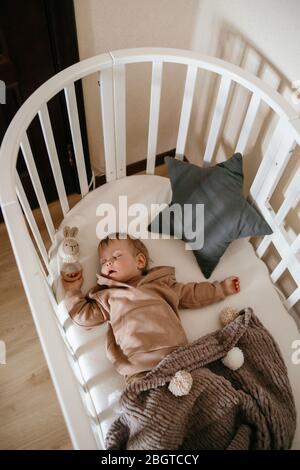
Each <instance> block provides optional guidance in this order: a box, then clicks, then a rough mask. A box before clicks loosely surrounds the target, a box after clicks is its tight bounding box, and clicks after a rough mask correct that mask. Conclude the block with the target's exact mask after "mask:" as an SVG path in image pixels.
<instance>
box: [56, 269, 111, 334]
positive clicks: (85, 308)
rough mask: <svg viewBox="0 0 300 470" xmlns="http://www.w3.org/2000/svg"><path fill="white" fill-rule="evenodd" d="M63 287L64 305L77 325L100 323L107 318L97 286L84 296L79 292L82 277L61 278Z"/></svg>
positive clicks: (107, 313) (104, 304) (107, 312)
mask: <svg viewBox="0 0 300 470" xmlns="http://www.w3.org/2000/svg"><path fill="white" fill-rule="evenodd" d="M62 283H63V286H64V288H65V291H66V294H65V299H64V300H65V306H66V308H67V310H68V313H69V315H70V317H71V318H72V320H73V321H74V322H75V323H76V324H77V325H79V326H86V327H91V326H96V325H101V324H102V323H104V322H106V321H107V320H108V319H109V311H108V309H107V308H106V303H105V302H104V301H103V300H102V298H101V291H99V286H96V287H93V288H92V289H91V290H90V291H89V292H88V294H87V295H86V296H84V295H83V293H82V292H81V286H82V283H83V277H82V275H81V277H80V278H79V279H76V280H71V279H70V280H68V281H67V280H66V278H64V279H62Z"/></svg>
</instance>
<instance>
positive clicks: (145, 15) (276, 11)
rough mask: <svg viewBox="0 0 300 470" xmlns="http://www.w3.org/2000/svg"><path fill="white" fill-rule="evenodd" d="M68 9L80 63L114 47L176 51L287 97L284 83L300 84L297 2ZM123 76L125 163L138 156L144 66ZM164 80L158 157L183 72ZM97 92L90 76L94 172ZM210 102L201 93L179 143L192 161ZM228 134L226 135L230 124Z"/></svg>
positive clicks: (96, 3) (175, 1) (101, 0)
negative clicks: (244, 72)
mask: <svg viewBox="0 0 300 470" xmlns="http://www.w3.org/2000/svg"><path fill="white" fill-rule="evenodd" d="M74 5H75V14H76V23H77V31H78V42H79V53H80V58H81V59H84V58H87V57H90V56H93V55H96V54H99V53H102V52H106V51H109V50H114V49H120V48H128V47H142V46H162V47H176V48H182V49H193V50H197V51H199V52H201V53H204V54H208V55H214V56H216V57H221V58H224V59H225V60H229V61H231V62H233V63H236V64H238V65H240V66H242V67H244V68H246V69H248V70H250V71H252V72H253V73H258V74H259V75H260V76H261V78H263V79H264V80H266V81H268V82H269V83H270V84H271V85H272V86H274V87H276V88H277V87H278V86H280V89H279V91H280V92H281V93H284V94H286V95H287V96H288V97H289V99H290V96H291V82H292V81H294V80H300V1H299V0H251V1H249V0H74ZM135 73H136V74H137V75H136V76H135ZM128 78H130V79H132V83H131V85H129V86H128V89H127V102H128V103H132V102H134V103H135V104H134V106H133V107H131V108H130V106H129V107H128V110H127V111H128V112H127V158H128V162H129V163H131V162H134V161H137V160H140V159H143V158H145V155H146V148H147V125H148V112H149V103H148V100H149V80H150V67H144V69H139V70H138V69H137V68H135V67H134V66H131V67H130V69H129V70H128ZM165 78H166V80H165V82H164V84H165V87H164V89H167V88H168V93H167V96H166V97H165V98H164V100H163V101H162V107H161V119H160V131H159V138H158V148H157V152H158V153H159V152H163V151H165V150H168V149H170V148H172V147H174V146H175V143H176V133H177V130H178V122H179V110H180V104H181V103H180V100H181V96H182V94H181V93H179V92H178V89H179V88H180V85H181V84H182V83H183V80H184V71H183V70H181V69H179V70H176V71H175V69H174V68H172V67H167V68H166V71H165ZM169 79H170V80H169ZM168 82H169V84H168ZM201 90H202V91H203V87H202V88H201ZM98 91H99V90H98V86H97V79H96V76H94V77H91V78H89V79H87V80H85V81H84V96H85V105H86V113H87V128H88V137H89V146H90V154H91V160H92V165H93V167H94V169H95V170H96V172H101V171H103V170H104V160H103V142H102V127H101V119H100V114H99V109H98V106H95V103H97V102H98ZM211 99H213V96H212V95H211V94H209V93H207V94H206V95H204V96H203V94H202V101H203V100H204V101H205V100H206V101H208V103H206V105H207V106H206V107H205V109H204V108H203V110H202V113H204V114H202V117H201V113H200V111H199V112H198V115H197V116H196V115H195V110H194V112H193V119H194V121H193V119H192V121H191V129H190V131H191V132H190V135H189V139H188V146H187V150H189V152H190V158H191V160H192V161H194V160H195V161H196V160H198V158H201V156H203V155H202V154H203V148H204V146H205V139H206V137H207V129H205V128H204V127H205V126H203V123H206V121H207V118H208V114H207V113H208V110H209V106H210V105H211V103H210V100H211ZM291 104H293V103H292V102H291ZM293 105H294V106H295V104H293ZM298 109H299V111H300V106H298ZM197 126H198V129H197ZM201 126H202V129H201V132H200V127H201ZM197 131H198V135H197ZM229 133H230V135H231V134H232V138H233V133H232V129H231V128H230V127H229ZM193 134H194V135H193ZM228 151H229V150H228ZM198 156H199V157H198ZM223 156H224V155H223V154H220V156H219V158H223Z"/></svg>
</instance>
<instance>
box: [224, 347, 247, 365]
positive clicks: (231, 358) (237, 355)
mask: <svg viewBox="0 0 300 470" xmlns="http://www.w3.org/2000/svg"><path fill="white" fill-rule="evenodd" d="M222 362H223V364H224V366H226V367H228V369H231V370H237V369H239V368H240V367H242V365H243V364H244V353H243V351H242V350H241V349H240V348H238V347H234V348H232V349H230V350H229V351H228V353H227V354H226V356H225V357H223V359H222Z"/></svg>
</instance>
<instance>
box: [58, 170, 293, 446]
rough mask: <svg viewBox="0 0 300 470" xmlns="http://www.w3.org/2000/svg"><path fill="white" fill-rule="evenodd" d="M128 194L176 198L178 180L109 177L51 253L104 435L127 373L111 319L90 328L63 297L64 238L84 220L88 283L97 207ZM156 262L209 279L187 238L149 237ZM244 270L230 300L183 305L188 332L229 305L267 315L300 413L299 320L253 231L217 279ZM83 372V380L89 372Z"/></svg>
mask: <svg viewBox="0 0 300 470" xmlns="http://www.w3.org/2000/svg"><path fill="white" fill-rule="evenodd" d="M120 194H123V195H125V194H126V195H127V196H128V203H129V204H131V203H134V202H143V203H144V204H146V205H147V207H148V206H149V205H150V204H151V203H152V204H153V203H162V202H167V203H169V202H170V200H171V188H170V183H169V180H168V179H167V178H164V177H160V176H154V175H134V176H129V177H126V178H122V179H120V180H117V181H114V182H111V183H108V184H106V185H104V186H101V187H100V188H98V189H96V190H95V191H93V192H92V193H90V194H89V195H88V196H87V197H86V198H85V199H84V200H82V201H81V202H80V203H79V204H77V205H76V206H75V207H74V208H73V209H72V210H71V211H70V212H69V213H68V215H67V217H66V218H65V219H64V221H63V223H62V225H61V227H60V228H59V230H58V232H57V233H56V239H55V243H54V244H53V246H52V248H51V250H50V254H51V275H52V278H53V286H54V289H55V291H56V297H57V300H58V302H59V310H58V317H59V319H60V322H61V323H62V324H63V325H64V328H65V330H66V332H67V338H68V342H69V343H70V345H71V347H72V349H73V351H75V352H76V357H77V359H78V364H79V366H80V370H81V375H82V377H81V378H80V380H81V381H82V382H83V383H84V386H85V392H84V396H85V397H86V398H87V406H88V408H89V411H90V413H91V415H92V416H93V417H94V421H95V422H96V423H97V422H99V423H100V426H101V431H102V433H103V435H105V433H106V432H107V430H108V427H109V426H110V424H111V422H112V421H113V419H114V416H115V413H116V411H117V404H118V399H119V396H120V393H121V391H122V389H123V379H122V377H120V376H119V375H118V374H117V373H116V372H115V370H114V369H113V367H112V366H111V364H110V362H109V361H108V359H107V358H106V354H105V337H106V328H107V326H106V325H101V326H99V327H96V328H93V329H90V330H87V329H84V328H81V327H79V326H77V325H75V324H73V322H72V321H71V320H70V319H69V318H68V314H67V312H66V310H65V307H64V304H63V301H62V299H63V289H62V286H61V283H60V281H59V278H58V267H57V266H58V265H57V246H58V244H59V242H60V241H61V240H62V230H63V227H64V226H65V225H71V226H74V225H76V226H78V227H79V236H78V241H79V243H80V249H81V256H80V261H81V263H82V265H83V270H84V278H85V281H84V285H83V291H84V292H85V291H87V290H88V289H89V288H90V287H92V286H93V285H94V284H95V283H96V282H95V281H96V278H95V273H96V271H97V270H98V260H97V252H96V247H97V244H98V241H99V240H98V239H97V237H96V231H95V227H96V223H97V221H98V220H99V218H97V217H96V207H97V205H98V204H99V203H100V202H106V203H107V202H109V203H111V204H115V207H117V197H118V195H120ZM144 243H145V244H146V246H147V248H148V249H149V253H150V256H151V259H152V260H153V266H154V265H172V266H175V268H176V276H177V280H178V281H180V282H190V281H198V282H199V281H202V280H205V278H204V277H203V275H202V273H201V271H200V269H199V267H198V265H197V263H196V260H195V258H194V255H193V253H192V252H191V251H187V250H185V244H184V243H183V242H182V241H180V240H175V239H170V240H164V239H158V240H153V239H148V240H144ZM230 275H237V276H239V277H240V280H241V292H240V293H239V294H237V295H234V296H230V297H227V298H226V299H225V300H224V301H222V302H220V303H218V304H214V305H211V306H208V307H205V308H202V309H193V310H183V311H181V312H180V316H181V319H182V323H183V325H184V328H185V331H186V333H187V336H188V339H189V340H190V341H193V340H194V339H196V338H198V337H199V336H203V335H204V334H207V333H210V332H212V331H214V330H216V329H218V328H219V327H220V325H219V322H218V316H219V312H220V311H221V310H222V309H223V308H224V307H225V306H233V307H236V308H238V309H242V308H244V307H248V306H250V307H252V308H253V310H254V312H255V313H256V315H257V316H258V317H259V319H260V320H261V321H262V323H263V324H264V325H265V326H266V327H267V328H268V330H269V331H270V333H271V334H272V335H273V337H274V338H275V340H276V341H277V343H278V345H279V348H280V350H281V352H282V355H283V357H284V360H285V363H286V366H287V368H288V372H289V378H290V381H291V385H292V389H293V393H294V398H295V401H296V406H297V410H298V414H300V365H295V364H293V363H292V360H291V356H292V352H293V349H292V343H293V341H295V340H299V339H300V335H299V332H298V330H297V326H296V324H295V321H294V320H293V318H292V317H291V316H290V315H289V314H288V312H287V311H286V309H285V308H284V307H283V304H282V302H281V300H280V298H279V296H278V294H277V291H276V289H275V288H274V285H273V284H272V282H271V280H270V277H269V273H268V270H267V267H266V266H265V264H264V263H263V262H262V261H261V260H260V259H259V258H257V256H256V255H255V252H254V250H253V247H252V245H251V244H250V242H249V241H248V239H241V240H236V241H234V242H233V243H231V245H230V246H229V248H228V249H227V251H226V253H225V255H224V256H223V257H222V259H221V261H220V263H219V265H218V266H217V268H216V270H215V271H214V273H213V275H212V276H211V278H210V281H214V280H222V279H224V278H225V277H227V276H230ZM82 378H83V380H82ZM293 448H294V449H300V426H299V419H298V426H297V431H296V435H295V439H294V443H293Z"/></svg>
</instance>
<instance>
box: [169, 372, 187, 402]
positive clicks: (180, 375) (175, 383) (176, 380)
mask: <svg viewBox="0 0 300 470" xmlns="http://www.w3.org/2000/svg"><path fill="white" fill-rule="evenodd" d="M192 385H193V377H192V376H191V374H190V373H189V372H188V371H186V370H179V371H178V372H176V374H175V375H174V377H173V378H172V380H171V382H170V383H169V387H168V389H169V390H170V392H171V393H173V395H175V396H176V397H182V396H183V395H187V394H188V393H189V391H190V390H191V388H192Z"/></svg>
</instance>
